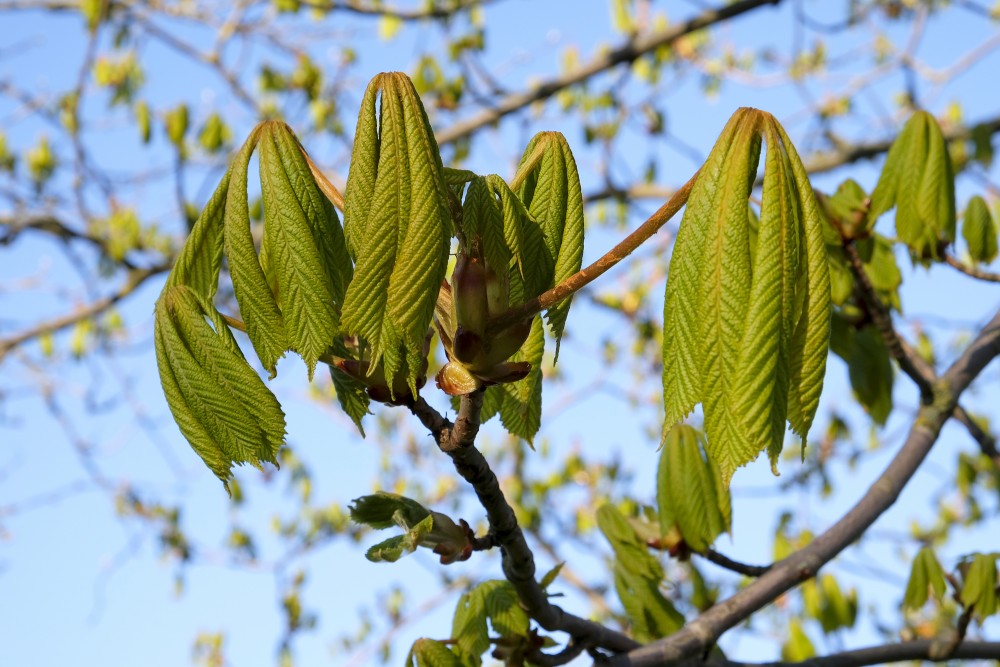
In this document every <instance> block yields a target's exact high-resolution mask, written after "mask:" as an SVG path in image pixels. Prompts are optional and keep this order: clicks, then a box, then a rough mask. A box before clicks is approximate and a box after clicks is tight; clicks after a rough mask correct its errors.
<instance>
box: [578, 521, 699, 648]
mask: <svg viewBox="0 0 1000 667" xmlns="http://www.w3.org/2000/svg"><path fill="white" fill-rule="evenodd" d="M597 526H598V528H600V530H601V533H603V534H604V537H605V538H607V540H608V542H610V543H611V548H612V549H613V550H614V552H615V562H614V577H615V589H616V591H617V592H618V597H619V599H620V600H621V602H622V606H623V607H624V608H625V613H626V615H627V616H628V618H629V621H631V623H632V633H633V634H634V635H635V638H636V639H637V640H639V641H643V642H645V641H652V640H653V639H657V638H659V637H664V636H666V635H668V634H670V633H672V632H675V631H676V630H678V629H680V628H681V626H683V625H684V617H683V616H682V615H681V614H680V613H679V612H678V611H677V610H676V609H675V608H674V606H673V604H671V602H670V601H669V600H668V599H666V598H665V597H664V596H663V594H662V593H661V592H660V588H659V586H660V582H661V581H662V580H663V566H661V565H660V563H659V561H658V560H656V558H655V557H654V556H653V555H652V554H651V553H649V549H648V548H647V546H646V543H645V542H644V541H643V540H642V538H641V537H639V534H638V533H636V531H635V528H633V527H632V526H631V525H630V524H629V522H628V520H627V519H626V518H625V517H624V516H622V513H621V512H619V511H618V510H617V509H616V508H615V507H614V506H613V505H603V506H601V507H600V508H599V509H598V510H597Z"/></svg>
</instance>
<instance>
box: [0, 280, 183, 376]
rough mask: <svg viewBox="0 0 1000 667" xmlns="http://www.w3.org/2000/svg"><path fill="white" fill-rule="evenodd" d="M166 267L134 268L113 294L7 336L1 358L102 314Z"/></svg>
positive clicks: (2, 342) (0, 347) (1, 346)
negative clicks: (31, 341)
mask: <svg viewBox="0 0 1000 667" xmlns="http://www.w3.org/2000/svg"><path fill="white" fill-rule="evenodd" d="M166 269H167V267H166V266H163V265H157V266H153V267H150V268H146V269H133V270H132V271H130V272H129V274H128V279H127V280H126V281H125V284H124V285H122V286H121V287H120V288H119V289H118V290H116V291H115V292H113V293H112V294H109V295H108V296H105V297H103V298H100V299H97V300H95V301H93V302H91V303H89V304H87V305H86V306H83V307H81V308H77V309H76V310H74V311H72V312H70V313H67V314H65V315H61V316H59V317H56V318H53V319H51V320H46V321H44V322H40V323H39V324H36V325H35V326H33V327H29V328H28V329H25V330H24V331H21V332H19V333H16V334H13V335H12V336H9V337H7V338H3V339H0V360H2V359H3V358H4V357H5V356H6V355H7V354H8V353H9V352H10V351H11V350H13V349H14V348H16V347H18V346H19V345H22V344H24V343H26V342H28V341H29V340H32V339H34V338H37V337H39V336H42V335H45V334H53V333H56V332H58V331H62V330H63V329H66V328H67V327H71V326H73V325H74V324H76V323H77V322H80V321H81V320H85V319H88V318H91V317H95V316H97V315H100V314H101V313H102V312H104V311H105V310H107V309H108V308H110V307H111V306H113V305H115V304H116V303H118V302H119V301H121V300H122V299H124V298H125V297H127V296H129V295H130V294H132V293H133V292H135V291H136V290H137V289H138V288H139V286H140V285H142V284H143V283H145V282H146V281H147V280H148V279H149V278H151V277H153V276H155V275H158V274H160V273H162V272H163V271H165V270H166Z"/></svg>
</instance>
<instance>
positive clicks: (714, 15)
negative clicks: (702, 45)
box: [435, 0, 781, 145]
mask: <svg viewBox="0 0 1000 667" xmlns="http://www.w3.org/2000/svg"><path fill="white" fill-rule="evenodd" d="M780 1H781V0H740V1H739V2H734V3H732V4H730V5H726V6H724V7H720V8H719V9H709V10H706V11H705V12H703V13H701V14H699V15H698V16H695V17H694V18H692V19H689V20H687V21H684V22H683V23H679V24H677V25H674V26H670V27H669V28H665V29H663V30H658V31H655V32H651V33H649V34H648V35H642V36H638V37H634V38H632V39H630V40H628V41H627V42H625V43H624V44H620V45H619V46H617V47H615V48H614V49H611V50H610V51H608V52H607V53H606V54H604V55H602V56H600V57H598V58H595V59H593V60H591V61H590V62H588V63H585V64H583V65H581V66H580V67H577V68H576V69H574V70H572V71H569V72H567V73H566V74H563V75H562V76H558V77H554V78H551V79H547V80H545V81H542V82H540V83H539V84H538V85H536V86H534V87H533V88H532V89H531V90H527V91H522V92H518V93H512V94H510V95H507V96H506V97H503V98H502V99H500V100H499V101H498V102H497V103H496V104H495V105H494V106H493V107H492V108H490V109H486V110H485V111H481V112H479V113H478V114H476V115H474V116H472V117H471V118H468V119H466V120H463V121H460V122H458V123H456V124H454V125H452V126H451V127H448V128H445V129H443V130H440V131H438V132H437V133H436V134H435V138H436V139H437V142H438V144H442V145H443V144H447V143H451V142H453V141H456V140H458V139H463V138H465V137H467V136H469V135H471V134H472V133H474V132H475V131H476V130H478V129H480V128H482V127H485V126H487V125H491V124H493V123H495V122H497V121H498V120H500V119H501V118H503V117H504V116H507V115H509V114H511V113H514V112H515V111H520V110H521V109H524V108H525V107H527V106H529V105H531V104H534V103H535V102H539V101H541V100H545V99H548V98H550V97H552V96H553V95H555V94H556V93H557V92H559V91H560V90H563V89H564V88H568V87H569V86H572V85H574V84H578V83H583V82H584V81H587V80H588V79H590V78H592V77H594V76H596V75H598V74H601V73H602V72H605V71H607V70H610V69H612V68H614V67H616V66H618V65H623V64H626V63H631V62H634V61H635V60H637V59H638V58H640V57H642V56H644V55H646V54H647V53H651V52H652V51H655V50H657V49H659V48H661V47H664V46H669V45H670V44H673V43H674V42H676V41H677V40H678V39H680V38H681V37H684V36H685V35H689V34H691V33H692V32H695V31H698V30H701V29H703V28H708V27H709V26H712V25H714V24H716V23H721V22H723V21H726V20H728V19H731V18H734V17H736V16H739V15H740V14H745V13H747V12H749V11H752V10H754V9H757V8H758V7H761V6H763V5H776V4H778V3H779V2H780Z"/></svg>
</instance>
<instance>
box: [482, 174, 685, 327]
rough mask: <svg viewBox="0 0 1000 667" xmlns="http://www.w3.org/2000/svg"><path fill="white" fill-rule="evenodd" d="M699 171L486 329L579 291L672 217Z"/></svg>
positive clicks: (523, 316) (533, 312)
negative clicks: (610, 242) (597, 252)
mask: <svg viewBox="0 0 1000 667" xmlns="http://www.w3.org/2000/svg"><path fill="white" fill-rule="evenodd" d="M699 173H701V172H700V170H699V171H696V172H695V173H694V175H693V176H691V178H689V179H688V181H687V183H685V184H684V185H682V186H681V187H680V189H678V190H676V191H675V192H674V193H673V195H671V197H670V199H668V200H667V201H666V203H664V204H663V206H661V207H660V208H659V209H657V211H656V212H655V213H653V215H651V216H649V218H648V219H647V220H646V221H645V222H644V223H642V224H641V225H639V227H638V228H637V229H636V230H635V231H634V232H632V233H631V234H629V235H628V236H626V237H625V238H624V239H622V240H621V242H620V243H619V244H618V245H616V246H615V247H614V248H612V249H611V250H609V251H608V252H606V253H604V255H603V256H602V257H600V258H599V259H598V260H597V261H596V262H594V263H593V264H591V265H590V266H587V267H585V268H582V269H580V270H579V271H577V272H576V273H574V274H573V275H571V276H570V277H569V278H567V279H566V280H564V281H562V282H561V283H559V284H558V285H556V286H555V287H553V288H552V289H550V290H548V291H547V292H543V293H542V294H540V295H538V296H537V297H535V298H534V299H531V300H530V301H526V302H525V303H522V304H521V305H520V306H517V307H516V308H511V309H510V310H508V311H507V312H506V313H504V314H503V315H501V316H500V317H497V318H496V319H494V320H492V321H491V322H490V323H489V328H490V330H492V331H503V330H504V329H506V328H507V327H509V326H510V325H512V324H515V323H517V322H520V321H521V320H524V319H527V318H529V317H533V316H534V315H536V314H538V313H540V312H542V311H543V310H545V309H546V308H551V307H552V306H554V305H555V304H557V303H559V302H560V301H562V300H563V299H565V298H567V297H569V296H571V295H572V294H574V293H575V292H578V291H580V290H581V289H583V288H584V287H585V286H587V285H588V284H590V283H591V282H593V281H594V280H596V279H597V278H598V277H600V276H602V275H604V273H605V272H607V271H608V270H609V269H611V267H613V266H614V265H615V264H617V263H618V262H620V261H622V260H623V259H625V258H626V257H628V256H629V255H630V254H632V252H633V251H635V249H636V248H638V247H639V246H640V245H642V244H643V243H644V242H645V241H646V240H647V239H649V238H650V237H651V236H652V235H653V234H655V233H656V232H657V231H659V229H660V227H662V226H663V225H665V224H667V221H669V220H670V219H671V218H672V217H674V216H675V215H676V214H677V212H678V211H679V210H681V207H683V206H684V204H686V203H687V200H688V196H689V195H690V194H691V188H692V187H694V184H695V181H697V180H698V174H699Z"/></svg>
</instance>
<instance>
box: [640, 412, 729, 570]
mask: <svg viewBox="0 0 1000 667" xmlns="http://www.w3.org/2000/svg"><path fill="white" fill-rule="evenodd" d="M656 497H657V504H658V510H659V520H660V534H661V535H667V534H668V533H669V532H670V531H671V529H673V528H674V527H675V526H676V528H677V529H678V530H679V531H680V533H681V536H682V537H683V538H684V541H685V542H686V543H687V545H688V546H689V547H691V548H692V549H693V550H695V551H698V552H702V553H703V552H704V551H705V550H706V549H708V547H709V546H710V545H711V544H712V542H713V541H714V540H715V538H716V537H718V536H719V534H721V533H723V532H727V531H729V529H730V521H731V516H732V511H731V501H730V498H729V490H728V489H727V488H726V487H725V485H724V484H723V483H722V476H721V474H720V472H719V468H718V466H717V465H715V463H714V462H713V461H712V460H711V459H710V458H708V457H707V456H706V455H705V453H704V452H703V443H702V438H701V437H700V435H699V434H698V432H697V431H696V430H695V429H694V428H692V427H691V426H688V425H686V424H680V425H677V426H675V427H673V428H672V429H670V431H669V432H668V433H667V437H666V439H665V441H664V443H663V450H662V451H661V452H660V463H659V468H658V472H657V486H656Z"/></svg>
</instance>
